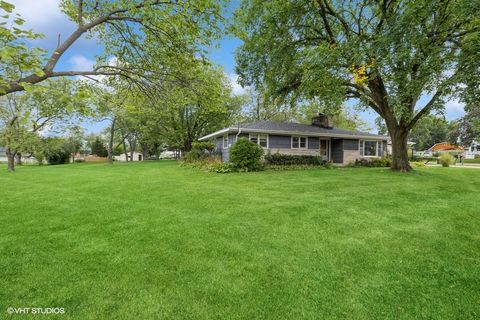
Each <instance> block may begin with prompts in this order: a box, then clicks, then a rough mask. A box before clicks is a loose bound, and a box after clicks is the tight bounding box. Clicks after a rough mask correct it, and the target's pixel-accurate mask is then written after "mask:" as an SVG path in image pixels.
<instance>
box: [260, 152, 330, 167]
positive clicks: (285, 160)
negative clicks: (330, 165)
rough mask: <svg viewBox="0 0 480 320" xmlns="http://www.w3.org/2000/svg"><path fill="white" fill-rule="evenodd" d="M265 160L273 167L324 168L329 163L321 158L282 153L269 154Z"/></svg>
mask: <svg viewBox="0 0 480 320" xmlns="http://www.w3.org/2000/svg"><path fill="white" fill-rule="evenodd" d="M264 159H265V163H266V164H268V165H271V166H322V165H325V164H326V163H327V162H326V161H325V160H323V159H322V157H320V156H311V155H291V154H280V153H274V154H267V155H266V156H265V158H264Z"/></svg>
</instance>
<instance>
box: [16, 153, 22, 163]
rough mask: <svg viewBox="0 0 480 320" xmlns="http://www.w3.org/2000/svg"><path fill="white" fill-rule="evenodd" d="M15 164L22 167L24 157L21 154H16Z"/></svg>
mask: <svg viewBox="0 0 480 320" xmlns="http://www.w3.org/2000/svg"><path fill="white" fill-rule="evenodd" d="M15 164H16V165H17V166H21V165H22V155H21V154H20V153H18V152H17V153H16V154H15Z"/></svg>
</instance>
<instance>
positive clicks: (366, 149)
mask: <svg viewBox="0 0 480 320" xmlns="http://www.w3.org/2000/svg"><path fill="white" fill-rule="evenodd" d="M362 149H363V156H364V157H376V156H377V150H378V147H377V141H371V140H364V141H363V148H362Z"/></svg>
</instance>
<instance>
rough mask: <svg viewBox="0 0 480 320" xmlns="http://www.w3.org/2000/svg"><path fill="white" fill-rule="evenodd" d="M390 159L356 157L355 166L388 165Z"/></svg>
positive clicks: (389, 164) (390, 163) (390, 161)
mask: <svg viewBox="0 0 480 320" xmlns="http://www.w3.org/2000/svg"><path fill="white" fill-rule="evenodd" d="M391 165H392V160H391V159H390V158H373V159H365V158H362V159H357V160H355V163H354V166H355V167H390V166H391Z"/></svg>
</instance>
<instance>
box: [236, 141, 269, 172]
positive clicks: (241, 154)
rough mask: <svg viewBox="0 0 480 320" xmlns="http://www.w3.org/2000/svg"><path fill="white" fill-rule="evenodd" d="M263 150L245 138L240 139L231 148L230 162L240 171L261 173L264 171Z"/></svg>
mask: <svg viewBox="0 0 480 320" xmlns="http://www.w3.org/2000/svg"><path fill="white" fill-rule="evenodd" d="M262 155H263V149H262V148H261V147H260V146H259V145H258V144H256V143H253V142H251V141H249V140H247V139H245V138H241V139H238V140H237V142H235V143H234V144H233V145H232V147H231V148H230V153H229V161H230V164H231V166H232V168H234V169H235V170H238V171H259V170H262V169H263V164H262Z"/></svg>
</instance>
